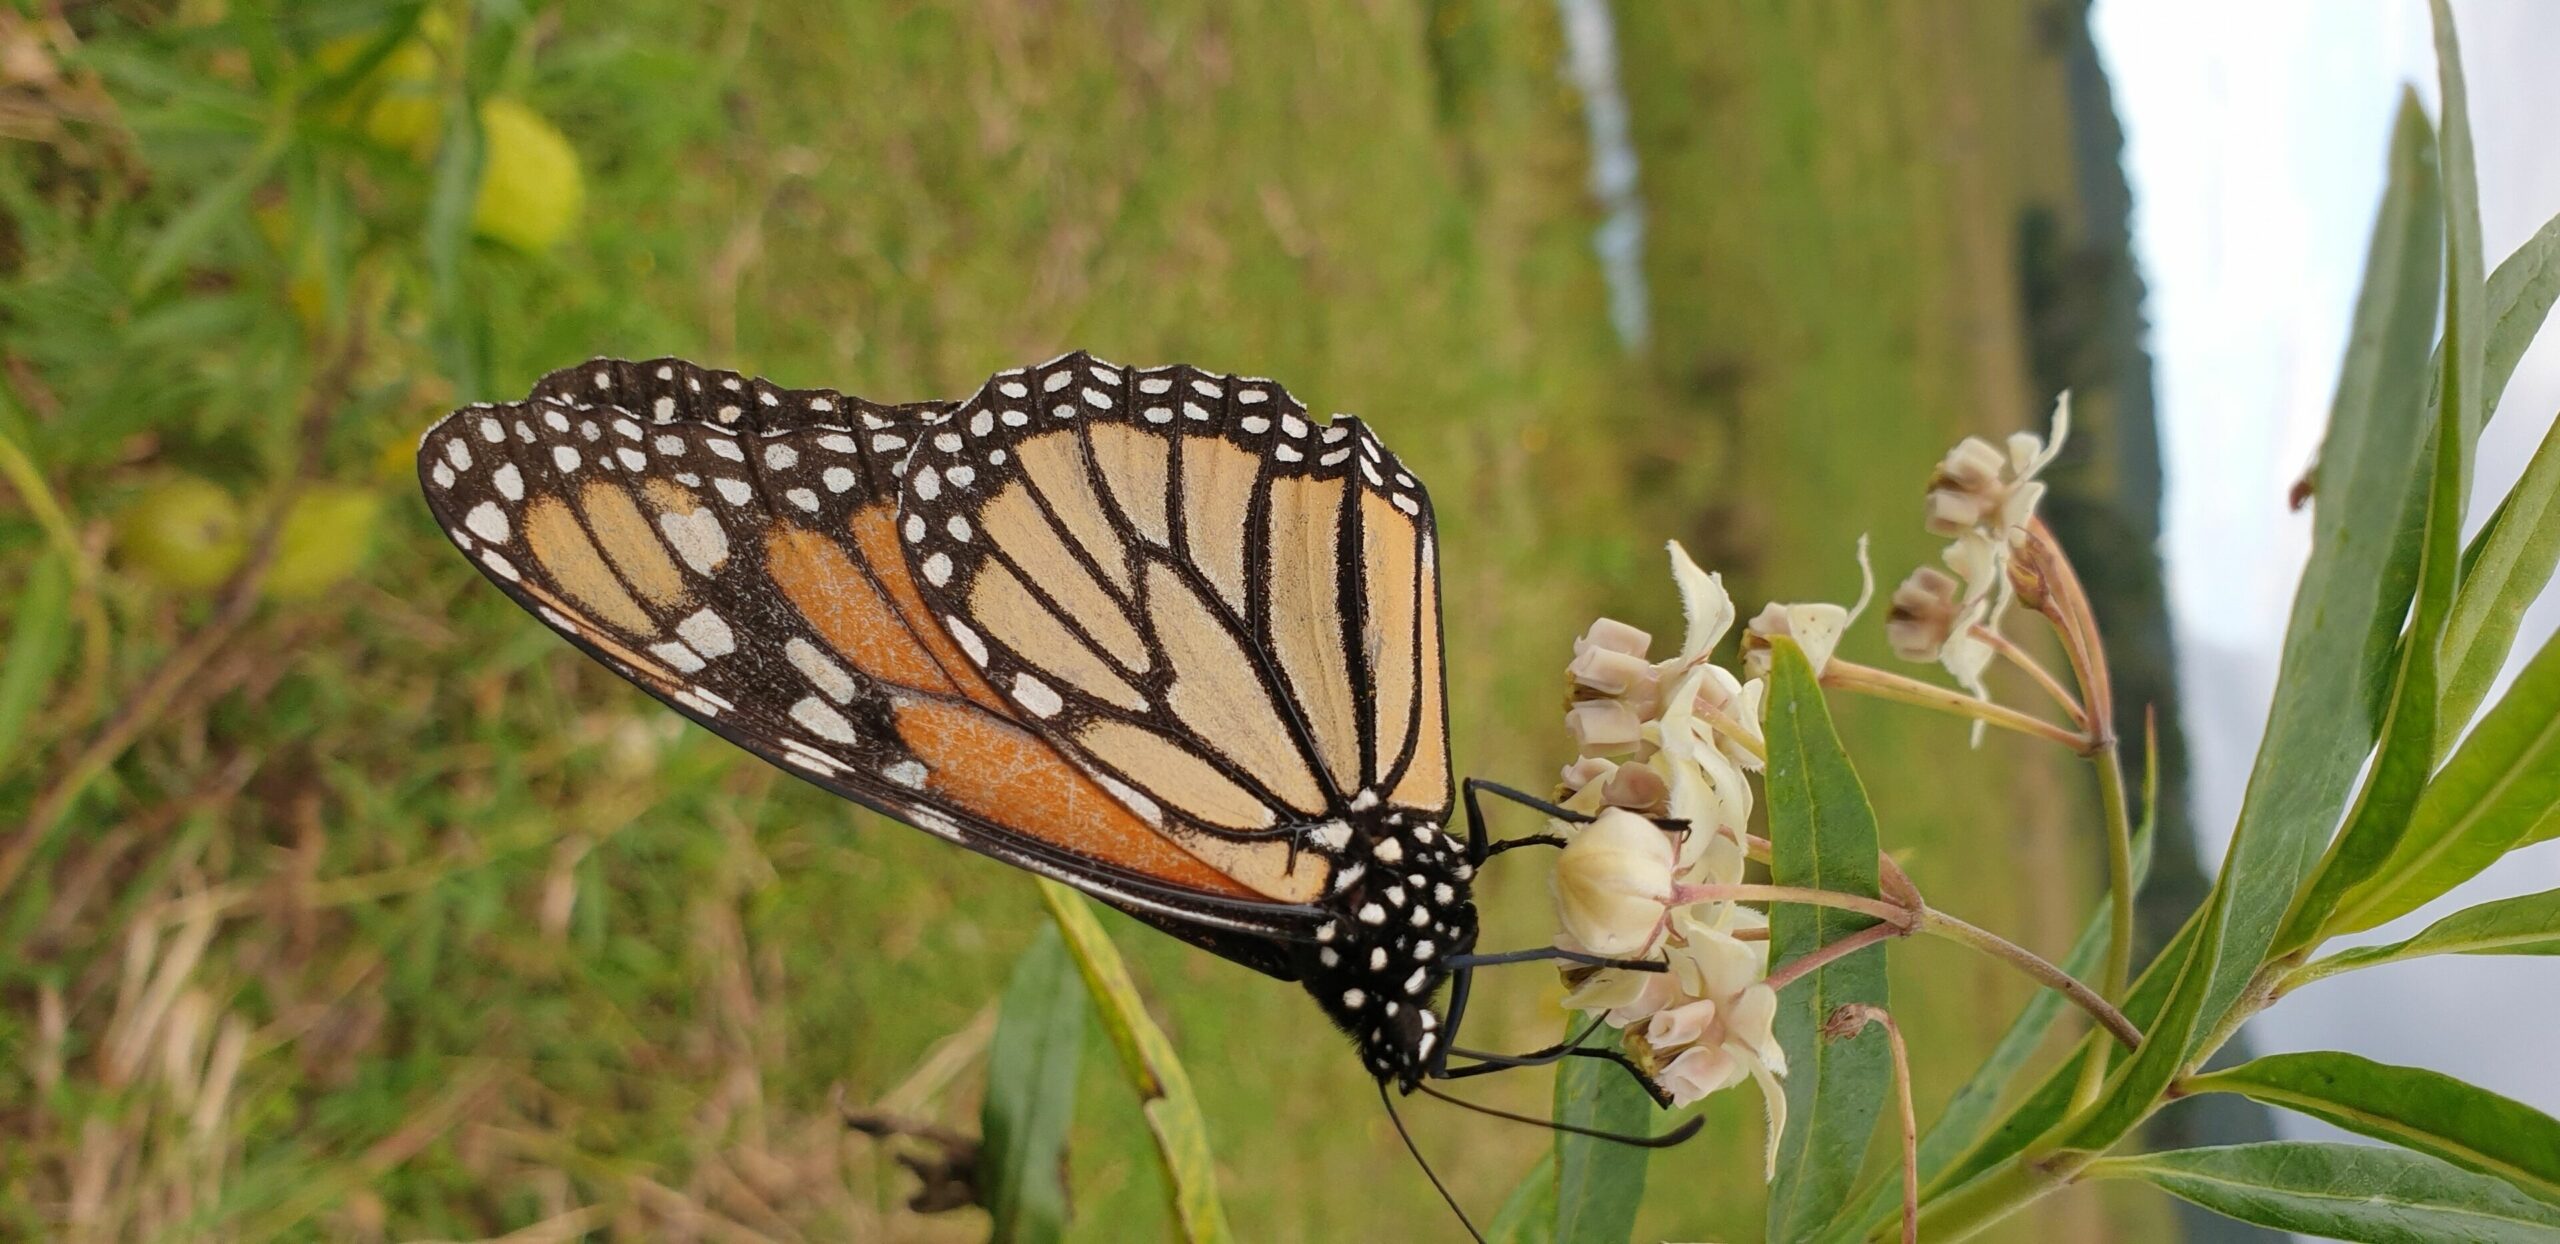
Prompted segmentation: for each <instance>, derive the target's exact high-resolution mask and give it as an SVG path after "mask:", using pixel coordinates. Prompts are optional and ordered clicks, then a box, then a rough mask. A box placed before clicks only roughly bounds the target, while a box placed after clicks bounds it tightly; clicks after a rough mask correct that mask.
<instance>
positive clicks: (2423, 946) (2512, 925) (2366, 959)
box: [2286, 890, 2560, 990]
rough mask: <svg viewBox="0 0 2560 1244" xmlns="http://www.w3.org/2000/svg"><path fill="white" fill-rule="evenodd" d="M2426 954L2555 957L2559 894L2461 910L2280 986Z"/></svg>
mask: <svg viewBox="0 0 2560 1244" xmlns="http://www.w3.org/2000/svg"><path fill="white" fill-rule="evenodd" d="M2427 955H2560V890H2544V891H2542V892H2541V893H2539V894H2519V895H2517V896H2516V897H2514V898H2502V899H2499V900H2497V901H2496V902H2493V903H2482V904H2480V905H2479V906H2477V907H2466V908H2464V909H2462V910H2461V911H2457V912H2455V913H2453V914H2452V915H2450V916H2447V917H2445V918H2444V919H2442V920H2438V921H2436V922H2435V923H2434V924H2431V925H2428V926H2427V927H2426V928H2425V929H2424V930H2423V931H2421V932H2420V933H2419V934H2418V935H2417V936H2415V937H2410V938H2404V939H2402V940H2400V941H2396V942H2393V943H2391V944H2389V945H2387V946H2359V947H2357V948H2355V949H2353V950H2343V951H2340V952H2338V953H2337V954H2334V955H2331V956H2329V957H2328V958H2326V959H2315V960H2313V961H2312V962H2311V963H2310V965H2309V966H2307V967H2304V968H2303V969H2302V970H2301V971H2299V972H2297V973H2295V974H2294V976H2293V979H2292V980H2290V981H2288V982H2287V983H2286V988H2287V989H2289V990H2290V989H2299V988H2301V987H2302V986H2304V985H2308V984H2310V983H2311V982H2313V981H2316V980H2322V979H2325V978H2327V977H2331V976H2335V975H2337V974H2338V973H2340V972H2352V971H2354V970H2356V969H2357V968H2369V967H2372V966H2374V965H2375V964H2378V963H2397V962H2400V961H2401V960H2403V959H2417V958H2423V957H2425V956H2427Z"/></svg>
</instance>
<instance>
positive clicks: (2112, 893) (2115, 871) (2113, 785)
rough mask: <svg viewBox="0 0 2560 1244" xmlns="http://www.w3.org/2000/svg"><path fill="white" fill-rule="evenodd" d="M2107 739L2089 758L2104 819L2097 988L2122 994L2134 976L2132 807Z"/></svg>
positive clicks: (2114, 995)
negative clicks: (2103, 907)
mask: <svg viewBox="0 0 2560 1244" xmlns="http://www.w3.org/2000/svg"><path fill="white" fill-rule="evenodd" d="M2116 750H2117V749H2116V744H2115V740H2113V739H2108V740H2107V742H2106V743H2105V745H2103V746H2101V747H2100V748H2098V752H2097V754H2096V755H2094V756H2091V757H2090V758H2089V760H2090V762H2091V763H2093V764H2095V765H2097V766H2098V797H2099V800H2100V801H2101V802H2102V803H2104V804H2105V809H2104V810H2105V813H2106V819H2107V966H2106V972H2105V974H2104V975H2102V976H2100V977H2099V978H2098V982H2099V983H2098V988H2099V990H2100V992H2103V993H2104V994H2106V996H2108V997H2110V998H2121V997H2123V996H2124V990H2125V985H2126V983H2127V982H2129V981H2130V980H2131V979H2132V977H2133V809H2132V807H2131V805H2129V804H2128V803H2127V802H2126V801H2125V793H2124V765H2123V764H2122V763H2120V762H2119V760H2118V758H2117V755H2116Z"/></svg>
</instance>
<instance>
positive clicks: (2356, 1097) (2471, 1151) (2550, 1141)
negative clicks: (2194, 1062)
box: [2190, 1052, 2560, 1201]
mask: <svg viewBox="0 0 2560 1244" xmlns="http://www.w3.org/2000/svg"><path fill="white" fill-rule="evenodd" d="M2190 1083H2191V1084H2192V1085H2193V1087H2194V1090H2195V1091H2196V1092H2199V1093H2238V1094H2241V1095H2242V1096H2245V1097H2247V1098H2249V1099H2250V1100H2252V1101H2260V1102H2265V1103H2266V1104H2268V1105H2270V1106H2282V1107H2284V1108H2286V1109H2288V1110H2297V1111H2300V1112H2302V1113H2303V1114H2307V1115H2310V1116H2312V1117H2314V1118H2318V1119H2325V1120H2327V1121H2328V1122H2331V1123H2334V1124H2336V1125H2338V1126H2339V1127H2343V1128H2345V1129H2347V1130H2348V1131H2350V1132H2356V1133H2359V1134H2361V1135H2365V1136H2371V1137H2373V1138H2374V1139H2376V1140H2386V1141H2389V1142H2391V1143H2392V1144H2395V1145H2398V1146H2400V1147H2402V1148H2404V1149H2415V1150H2417V1151H2418V1152H2420V1153H2424V1154H2427V1155H2428V1156H2430V1157H2437V1158H2442V1159H2444V1160H2445V1161H2447V1162H2451V1163H2453V1164H2454V1165H2456V1166H2459V1167H2463V1168H2465V1169H2467V1170H2474V1171H2478V1172H2480V1173H2481V1174H2484V1175H2495V1176H2497V1177H2498V1178H2500V1179H2503V1180H2506V1181H2507V1182H2508V1183H2511V1184H2514V1185H2515V1186H2517V1187H2519V1188H2522V1189H2524V1190H2525V1191H2526V1192H2529V1193H2532V1194H2533V1195H2535V1196H2537V1197H2540V1198H2542V1199H2543V1200H2546V1201H2560V1119H2554V1118H2552V1117H2551V1116H2550V1115H2547V1114H2544V1113H2542V1112H2541V1111H2539V1110H2536V1109H2534V1108H2533V1107H2531V1106H2528V1105H2526V1104H2524V1103H2523V1102H2520V1101H2516V1100H2513V1099H2511V1098H2506V1097H2501V1096H2499V1095H2497V1094H2496V1093H2492V1092H2490V1091H2489V1090H2487V1089H2484V1088H2481V1087H2480V1086H2478V1085H2476V1084H2469V1083H2465V1082H2464V1081H2461V1080H2457V1079H2454V1078H2453V1077H2452V1076H2449V1075H2445V1074H2443V1073H2441V1072H2434V1071H2427V1070H2424V1069H2422V1068H2417V1067H2395V1066H2392V1065H2391V1064H2389V1063H2377V1062H2375V1061H2373V1060H2372V1059H2369V1058H2359V1057H2357V1056H2356V1055H2353V1054H2340V1053H2334V1052H2323V1053H2312V1054H2270V1055H2268V1056H2267V1057H2265V1058H2259V1059H2253V1060H2251V1061H2249V1062H2245V1063H2242V1064H2240V1065H2239V1066H2237V1067H2232V1068H2228V1069H2226V1070H2223V1071H2217V1072H2214V1073H2213V1074H2211V1075H2206V1076H2200V1077H2197V1078H2196V1079H2195V1080H2193V1081H2191V1082H2190Z"/></svg>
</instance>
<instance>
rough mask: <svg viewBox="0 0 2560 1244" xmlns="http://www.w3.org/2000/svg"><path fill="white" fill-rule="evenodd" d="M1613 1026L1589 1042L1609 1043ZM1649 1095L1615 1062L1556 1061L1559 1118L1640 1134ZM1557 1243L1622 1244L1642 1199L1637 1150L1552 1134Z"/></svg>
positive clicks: (1644, 1154)
mask: <svg viewBox="0 0 2560 1244" xmlns="http://www.w3.org/2000/svg"><path fill="white" fill-rule="evenodd" d="M1618 1039H1619V1037H1618V1030H1617V1029H1615V1028H1610V1027H1605V1026H1604V1027H1602V1028H1601V1029H1600V1031H1599V1032H1598V1033H1597V1034H1596V1035H1595V1037H1594V1039H1592V1040H1589V1041H1586V1042H1585V1043H1584V1044H1587V1045H1613V1044H1616V1043H1617V1041H1618ZM1654 1114H1655V1109H1654V1104H1653V1098H1652V1096H1651V1095H1649V1094H1647V1093H1646V1092H1645V1091H1644V1089H1642V1088H1641V1087H1638V1086H1637V1084H1636V1082H1635V1078H1634V1077H1632V1076H1630V1075H1628V1074H1627V1073H1626V1069H1625V1068H1623V1067H1620V1066H1618V1065H1617V1064H1615V1063H1611V1062H1606V1061H1603V1060H1601V1059H1597V1058H1568V1059H1566V1060H1564V1062H1563V1063H1561V1064H1559V1065H1558V1066H1557V1068H1556V1112H1555V1120H1556V1122H1558V1123H1564V1124H1569V1125H1571V1126H1574V1127H1587V1128H1593V1129H1596V1130H1599V1131H1604V1132H1621V1133H1626V1134H1629V1135H1636V1136H1645V1135H1650V1134H1651V1133H1652V1131H1653V1116H1654ZM1554 1157H1555V1192H1554V1194H1553V1197H1554V1204H1555V1213H1554V1215H1553V1216H1552V1221H1553V1222H1554V1223H1555V1235H1554V1239H1555V1241H1556V1244H1627V1237H1628V1235H1629V1234H1631V1233H1632V1232H1634V1231H1635V1229H1636V1210H1637V1209H1638V1208H1640V1207H1642V1206H1643V1204H1644V1174H1645V1164H1646V1162H1647V1161H1648V1160H1650V1159H1651V1158H1652V1157H1653V1151H1652V1150H1650V1149H1638V1148H1635V1147H1634V1146H1632V1145H1621V1144H1616V1143H1614V1142H1611V1141H1606V1140H1595V1139H1593V1138H1591V1137H1588V1136H1576V1135H1574V1134H1572V1133H1570V1132H1558V1133H1556V1143H1555V1152H1554Z"/></svg>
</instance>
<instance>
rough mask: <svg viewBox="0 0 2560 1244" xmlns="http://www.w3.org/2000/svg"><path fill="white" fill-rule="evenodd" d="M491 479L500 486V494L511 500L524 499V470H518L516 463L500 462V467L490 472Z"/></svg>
mask: <svg viewBox="0 0 2560 1244" xmlns="http://www.w3.org/2000/svg"><path fill="white" fill-rule="evenodd" d="M489 480H490V482H492V483H494V484H496V485H497V486H498V495H499V496H501V497H505V498H506V499H507V500H509V501H521V500H523V499H524V472H522V471H519V470H517V469H516V464H514V463H512V462H502V463H499V464H498V469H497V470H495V471H492V472H490V473H489Z"/></svg>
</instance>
